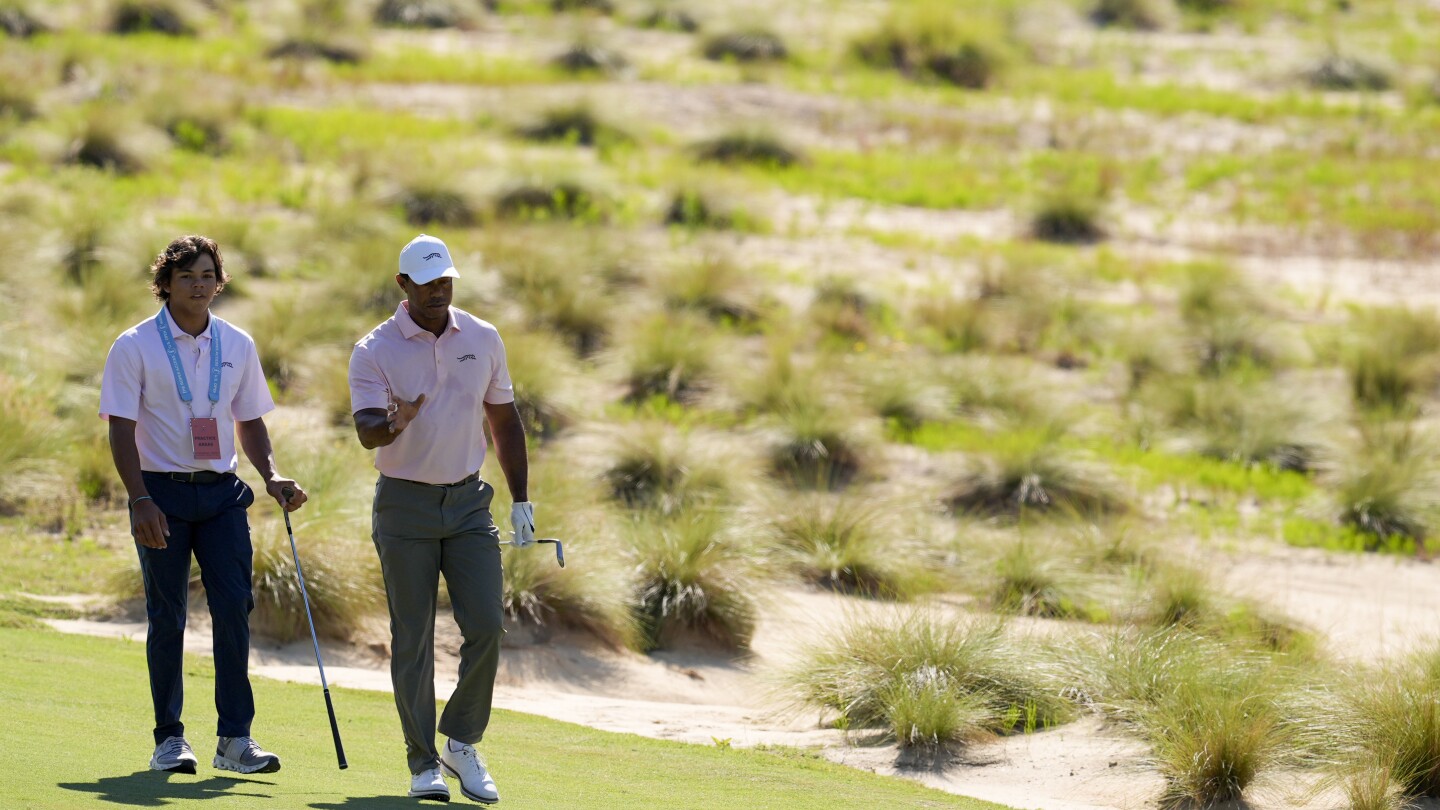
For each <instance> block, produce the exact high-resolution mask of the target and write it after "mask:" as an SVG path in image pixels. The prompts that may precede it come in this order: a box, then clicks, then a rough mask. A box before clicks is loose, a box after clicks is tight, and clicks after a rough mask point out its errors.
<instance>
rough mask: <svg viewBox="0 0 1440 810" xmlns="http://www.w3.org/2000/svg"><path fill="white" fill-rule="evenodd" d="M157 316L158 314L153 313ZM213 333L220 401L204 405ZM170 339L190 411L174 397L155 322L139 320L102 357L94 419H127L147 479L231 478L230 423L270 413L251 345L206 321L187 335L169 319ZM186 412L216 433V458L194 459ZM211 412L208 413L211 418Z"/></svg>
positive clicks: (242, 336)
mask: <svg viewBox="0 0 1440 810" xmlns="http://www.w3.org/2000/svg"><path fill="white" fill-rule="evenodd" d="M157 314H158V313H157ZM216 330H219V335H220V347H221V349H220V350H221V352H222V353H223V354H222V356H221V358H220V360H221V366H220V401H219V402H217V403H214V404H213V408H212V404H211V402H210V394H209V391H210V343H211V335H213V334H215V333H216ZM170 334H171V335H172V336H173V337H174V339H175V348H176V349H177V350H178V351H179V352H180V364H181V365H182V366H183V367H184V369H185V376H186V378H187V379H188V381H189V383H190V392H191V396H192V399H191V401H190V407H186V405H185V403H184V402H183V401H182V400H181V399H180V393H179V392H178V391H176V390H175V376H174V372H172V371H171V369H170V358H169V356H168V355H166V354H165V344H164V343H163V342H161V340H160V330H159V329H158V328H157V326H156V323H155V318H153V317H151V318H147V319H146V320H144V321H141V322H140V323H138V324H136V325H135V326H132V327H131V328H129V329H127V330H125V331H124V332H122V333H121V334H120V337H118V338H116V339H115V345H113V346H111V347H110V354H109V356H108V357H106V358H105V375H104V377H102V378H101V381H100V418H102V419H109V418H110V417H112V416H118V417H121V418H123V419H133V420H135V446H136V449H138V450H139V451H140V469H142V470H149V471H150V472H192V471H196V470H211V471H213V472H233V471H234V470H235V463H236V461H237V460H238V459H237V457H236V455H235V423H236V422H237V421H238V422H248V421H250V420H251V419H259V418H260V417H262V416H264V415H265V414H267V413H269V412H270V411H273V410H274V409H275V401H274V400H273V399H271V398H270V388H269V387H268V386H267V385H266V384H265V372H264V371H262V370H261V369H260V356H259V355H258V354H256V352H255V341H254V340H253V339H251V337H250V335H248V334H246V333H245V331H244V330H242V329H237V328H236V327H235V326H233V325H231V324H229V323H226V322H225V321H222V320H220V319H219V318H217V317H215V314H214V313H213V312H212V313H211V314H210V325H209V326H206V327H205V331H204V332H201V333H200V334H199V335H198V336H193V337H192V336H191V335H188V334H186V333H185V331H184V330H182V329H180V328H179V327H177V326H176V325H175V321H174V319H173V318H172V319H171V320H170ZM191 408H193V409H194V415H195V416H200V417H205V416H214V417H215V419H216V422H217V426H218V427H219V430H220V458H218V459H210V460H202V459H197V458H195V449H194V446H193V445H192V444H191V441H190V415H191ZM212 409H213V413H212Z"/></svg>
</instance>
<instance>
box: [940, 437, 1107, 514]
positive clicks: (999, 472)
mask: <svg viewBox="0 0 1440 810" xmlns="http://www.w3.org/2000/svg"><path fill="white" fill-rule="evenodd" d="M1059 439H1060V435H1059V433H1058V432H1057V431H1056V430H1054V429H1042V430H1030V431H1022V432H1018V433H1015V434H1012V435H1011V436H1010V437H1008V439H1007V441H1006V442H1005V443H1004V444H1003V445H1002V446H1001V447H999V448H998V449H996V450H995V451H993V452H992V453H990V454H987V455H983V456H973V457H971V458H970V459H969V461H968V463H967V464H966V465H965V467H964V468H963V469H962V470H961V471H960V472H959V473H958V474H957V475H955V476H954V477H953V478H952V480H951V482H950V484H949V486H948V487H947V490H946V492H945V494H944V496H943V499H944V502H945V504H946V505H947V506H948V507H949V508H950V509H951V510H952V511H954V512H964V513H972V514H979V515H992V516H1006V517H1011V518H1015V517H1020V516H1021V515H1024V514H1026V513H1044V512H1056V511H1060V512H1075V513H1079V514H1082V515H1104V514H1114V513H1119V512H1124V511H1126V510H1127V509H1128V508H1129V499H1128V498H1127V497H1126V495H1125V494H1124V491H1123V490H1122V489H1121V487H1120V485H1119V484H1118V483H1117V482H1116V480H1115V478H1114V476H1113V475H1112V474H1111V472H1110V471H1109V469H1107V468H1106V467H1105V466H1103V465H1102V464H1101V463H1100V462H1097V461H1094V460H1092V459H1089V458H1087V457H1085V456H1084V455H1083V454H1081V453H1079V452H1077V451H1074V450H1070V449H1068V448H1065V447H1064V446H1063V445H1061V443H1060V441H1059Z"/></svg>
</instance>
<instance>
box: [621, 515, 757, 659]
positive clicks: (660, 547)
mask: <svg viewBox="0 0 1440 810" xmlns="http://www.w3.org/2000/svg"><path fill="white" fill-rule="evenodd" d="M623 532H624V536H625V539H626V541H627V545H628V547H629V553H630V557H631V559H632V560H633V564H634V572H635V573H634V578H635V599H634V604H635V609H636V613H637V615H638V617H639V620H640V625H641V633H642V639H643V645H644V648H645V649H646V650H654V649H662V648H667V647H673V646H675V645H677V644H681V643H684V642H685V641H687V640H690V639H699V640H703V641H709V642H712V643H716V644H719V645H721V646H722V647H724V648H726V649H732V650H745V649H748V648H749V646H750V640H751V638H752V637H753V636H754V634H755V623H756V617H757V613H758V608H757V603H756V596H755V593H756V587H755V586H756V580H757V575H758V573H759V571H760V570H761V569H760V566H758V565H757V558H756V557H755V555H754V554H753V553H752V552H751V550H750V548H749V547H748V545H747V544H746V543H745V542H744V541H743V540H742V538H743V537H744V536H745V533H744V532H743V531H742V530H741V528H740V527H738V526H736V525H735V523H734V520H733V517H731V516H728V515H726V514H724V513H721V512H718V511H714V510H704V509H701V510H690V511H687V512H683V513H680V514H678V515H675V516H672V517H661V516H657V515H654V514H644V513H642V514H640V515H637V516H636V517H635V518H634V519H632V521H631V522H630V523H629V524H628V525H627V526H626V527H625V528H624V530H623Z"/></svg>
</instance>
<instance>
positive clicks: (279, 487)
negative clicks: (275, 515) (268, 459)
mask: <svg viewBox="0 0 1440 810" xmlns="http://www.w3.org/2000/svg"><path fill="white" fill-rule="evenodd" d="M265 491H266V492H267V493H269V494H270V497H272V498H274V499H275V500H276V502H278V503H279V504H280V505H281V506H282V507H284V508H285V511H286V512H294V511H295V510H296V509H299V508H300V507H301V506H302V505H303V504H304V503H305V502H306V501H308V500H310V498H309V497H308V496H307V495H306V494H305V490H303V489H301V488H300V485H299V484H297V483H295V482H294V481H292V480H290V479H289V478H281V477H279V476H276V477H275V478H272V479H270V480H269V481H266V482H265Z"/></svg>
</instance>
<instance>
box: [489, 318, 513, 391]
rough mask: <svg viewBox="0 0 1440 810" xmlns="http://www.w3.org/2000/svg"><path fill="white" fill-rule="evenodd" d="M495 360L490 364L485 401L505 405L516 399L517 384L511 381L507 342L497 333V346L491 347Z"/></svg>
mask: <svg viewBox="0 0 1440 810" xmlns="http://www.w3.org/2000/svg"><path fill="white" fill-rule="evenodd" d="M491 351H492V352H494V354H495V361H494V362H493V363H491V364H490V369H491V371H490V385H489V387H487V388H486V389H485V401H486V402H487V403H489V404H491V405H504V404H505V403H507V402H514V401H515V386H514V385H513V384H512V383H511V382H510V366H509V365H508V364H507V363H506V360H505V342H504V341H502V340H501V339H500V335H499V334H496V335H495V347H494V348H493V349H491Z"/></svg>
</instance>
